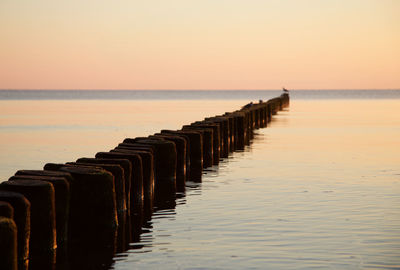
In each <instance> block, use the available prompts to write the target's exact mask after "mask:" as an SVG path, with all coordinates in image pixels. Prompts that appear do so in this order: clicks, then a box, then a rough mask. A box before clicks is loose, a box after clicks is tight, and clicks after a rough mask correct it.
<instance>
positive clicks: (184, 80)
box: [0, 0, 400, 89]
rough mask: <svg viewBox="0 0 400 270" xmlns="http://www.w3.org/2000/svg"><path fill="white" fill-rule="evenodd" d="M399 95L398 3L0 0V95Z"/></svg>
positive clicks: (395, 0)
mask: <svg viewBox="0 0 400 270" xmlns="http://www.w3.org/2000/svg"><path fill="white" fill-rule="evenodd" d="M282 86H285V87H286V88H289V89H399V88H400V1H399V0H318V1H317V0H202V1H194V0H168V1H166V0H148V1H136V0H113V1H111V0H69V1H54V0H35V1H33V0H0V89H280V88H281V87H282Z"/></svg>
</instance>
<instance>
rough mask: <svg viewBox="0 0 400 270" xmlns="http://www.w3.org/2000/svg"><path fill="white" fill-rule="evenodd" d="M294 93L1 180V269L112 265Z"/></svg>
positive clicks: (244, 142) (22, 269)
mask: <svg viewBox="0 0 400 270" xmlns="http://www.w3.org/2000/svg"><path fill="white" fill-rule="evenodd" d="M287 106H289V95H288V94H287V93H284V94H282V95H281V96H279V97H276V98H273V99H270V100H268V101H265V102H264V101H261V100H260V101H259V102H257V103H249V104H246V105H244V106H243V107H242V108H240V109H239V110H237V111H234V112H226V113H224V114H221V115H216V116H213V117H207V118H205V119H204V120H201V121H196V122H193V123H191V124H188V125H184V126H183V127H182V128H181V129H180V130H161V131H160V132H159V133H156V134H153V135H150V136H148V137H137V138H126V139H125V140H124V141H123V142H121V143H119V144H118V145H117V146H116V147H115V148H114V149H111V150H109V151H103V152H98V153H97V154H96V155H95V157H89V158H86V157H85V158H79V159H77V160H76V161H74V162H67V163H65V164H55V163H47V164H46V165H45V166H44V169H43V170H19V171H17V172H16V173H15V175H14V176H12V177H10V178H9V180H8V181H5V182H2V183H1V184H0V269H2V270H16V269H19V270H27V269H30V270H36V269H44V270H46V269H57V270H59V269H107V268H108V266H109V265H110V264H111V262H112V258H113V256H114V255H115V253H117V252H123V251H125V250H127V249H128V248H129V243H132V242H138V241H140V234H141V230H142V227H143V224H144V223H145V222H146V221H148V220H150V219H151V216H152V213H153V211H154V209H168V208H171V206H174V204H175V199H176V196H177V194H181V193H182V192H184V191H185V187H186V181H192V182H200V181H201V177H202V172H203V169H204V168H207V167H211V166H217V165H218V164H219V161H220V159H223V158H227V157H228V155H229V153H230V152H233V151H237V150H243V149H244V148H245V146H246V145H249V144H250V142H251V139H252V137H253V131H254V130H255V129H259V128H264V127H267V125H268V123H269V122H270V121H271V119H272V117H273V115H274V114H276V113H277V112H278V111H279V110H282V109H283V108H285V107H287Z"/></svg>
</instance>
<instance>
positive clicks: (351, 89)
mask: <svg viewBox="0 0 400 270" xmlns="http://www.w3.org/2000/svg"><path fill="white" fill-rule="evenodd" d="M281 90H282V89H194V88H193V89H190V88H189V89H152V88H150V89H127V88H126V89H106V88H98V89H91V88H84V89H78V88H77V89H71V88H54V89H52V88H44V89H40V88H31V89H30V88H25V89H24V88H9V89H7V88H2V89H0V91H281ZM374 90H375V91H376V90H400V87H399V88H302V89H290V88H289V91H374Z"/></svg>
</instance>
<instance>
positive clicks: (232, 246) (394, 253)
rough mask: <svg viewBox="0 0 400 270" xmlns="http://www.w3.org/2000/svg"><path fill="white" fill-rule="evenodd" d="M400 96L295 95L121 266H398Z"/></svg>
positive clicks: (156, 220)
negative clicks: (312, 98)
mask: <svg viewBox="0 0 400 270" xmlns="http://www.w3.org/2000/svg"><path fill="white" fill-rule="evenodd" d="M372 105H373V106H372ZM399 105H400V103H399V102H398V101H396V102H390V101H387V102H374V103H373V104H371V103H369V102H361V101H359V102H352V103H348V102H343V101H341V102H339V101H329V102H322V104H321V103H313V102H308V101H304V102H300V101H299V102H296V103H294V102H292V105H291V108H290V110H287V111H283V112H280V113H279V114H278V115H277V116H276V118H275V119H274V120H273V122H272V123H271V125H270V127H269V128H267V129H263V130H258V131H256V132H255V136H254V139H253V143H252V144H251V145H250V146H249V147H246V149H245V150H244V151H242V152H235V153H233V154H232V155H231V156H230V157H229V158H228V159H225V160H223V161H222V162H221V163H220V166H217V167H212V168H211V169H209V170H206V171H205V174H204V175H203V182H202V183H190V182H189V183H188V187H187V190H186V194H185V195H186V196H185V197H183V198H181V199H179V200H177V205H176V207H175V208H174V209H170V210H163V211H162V212H160V213H157V214H155V215H154V217H153V219H152V221H151V222H152V227H151V229H150V230H149V231H148V232H146V233H145V234H143V239H145V244H144V245H143V246H142V248H141V249H131V250H129V251H127V252H126V253H124V254H121V255H120V256H121V257H117V258H116V262H115V264H114V265H113V269H131V268H132V267H133V268H138V269H141V268H144V269H266V268H269V269H291V268H293V269H310V268H321V269H325V268H336V269H354V268H386V269H398V268H399V267H400V259H399V258H400V256H399V255H400V177H399V175H400V168H399V167H398V164H400V156H399V154H398V150H397V149H400V145H399V143H400V141H399V140H398V138H400V137H399V136H400V119H399V118H398V117H397V115H400V114H399V108H400V107H399ZM342 106H343V107H342ZM371 108H374V109H373V110H371Z"/></svg>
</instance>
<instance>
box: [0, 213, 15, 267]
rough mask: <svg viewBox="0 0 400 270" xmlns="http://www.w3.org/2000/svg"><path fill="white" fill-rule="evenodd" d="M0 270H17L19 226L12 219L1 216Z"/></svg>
mask: <svg viewBox="0 0 400 270" xmlns="http://www.w3.org/2000/svg"><path fill="white" fill-rule="evenodd" d="M0 239H1V244H0V269H2V270H17V265H18V263H17V259H18V253H17V225H15V222H14V220H13V219H12V218H8V217H4V216H0Z"/></svg>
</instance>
